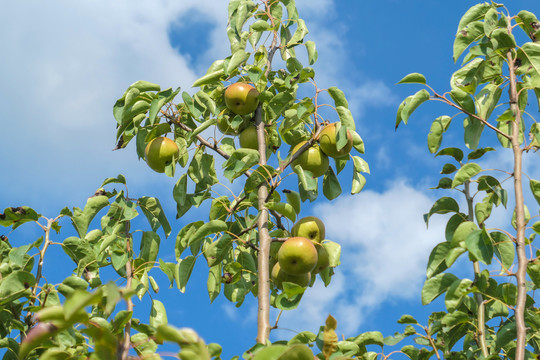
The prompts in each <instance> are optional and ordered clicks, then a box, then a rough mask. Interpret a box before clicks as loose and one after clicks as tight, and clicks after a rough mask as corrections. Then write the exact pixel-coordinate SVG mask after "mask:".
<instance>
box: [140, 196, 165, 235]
mask: <svg viewBox="0 0 540 360" xmlns="http://www.w3.org/2000/svg"><path fill="white" fill-rule="evenodd" d="M138 204H139V206H140V208H141V210H142V212H143V214H144V215H145V216H146V219H147V220H148V222H149V223H150V226H151V227H152V230H153V231H157V230H158V229H159V227H160V226H161V227H162V228H163V232H164V233H165V236H166V237H168V236H169V234H170V233H171V225H170V224H169V221H168V220H167V216H166V215H165V212H164V211H163V208H162V207H161V204H160V202H159V200H158V198H155V197H148V196H143V197H141V198H139V200H138Z"/></svg>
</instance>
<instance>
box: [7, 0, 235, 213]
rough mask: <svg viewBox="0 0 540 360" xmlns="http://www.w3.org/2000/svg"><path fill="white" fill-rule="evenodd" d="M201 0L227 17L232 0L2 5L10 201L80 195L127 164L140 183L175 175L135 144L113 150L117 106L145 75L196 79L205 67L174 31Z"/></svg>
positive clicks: (178, 82) (212, 13) (183, 82)
mask: <svg viewBox="0 0 540 360" xmlns="http://www.w3.org/2000/svg"><path fill="white" fill-rule="evenodd" d="M194 7H197V8H199V9H200V10H201V11H203V12H204V13H205V14H206V15H207V16H208V17H209V18H210V19H212V18H215V19H225V18H226V3H225V2H219V4H216V2H215V1H210V0H206V1H195V0H190V1H182V2H178V1H156V2H145V3H143V2H137V3H134V2H131V1H116V2H97V3H96V2H90V1H81V2H77V3H72V2H66V1H50V2H48V3H47V4H44V3H41V2H38V1H32V2H31V5H30V4H29V3H28V2H27V3H24V4H23V3H17V2H13V3H10V4H5V5H4V6H3V9H2V13H1V14H0V33H2V34H4V36H3V37H1V38H0V44H1V45H2V48H3V54H4V56H3V60H2V67H1V68H0V78H1V79H2V87H3V88H4V89H5V91H4V92H3V96H2V98H0V106H1V107H2V109H3V115H2V131H1V132H0V140H1V141H2V145H3V148H4V149H5V150H4V152H7V155H5V154H4V155H3V156H2V157H1V159H2V160H1V165H2V168H3V170H4V171H3V176H2V180H1V183H2V187H3V189H4V191H5V193H6V194H8V195H6V197H4V200H5V201H6V202H10V205H12V202H13V201H24V202H25V203H26V204H29V205H32V206H39V207H41V208H43V207H45V206H46V205H52V204H53V203H55V201H58V202H60V201H61V202H62V204H55V205H56V206H63V205H66V202H67V203H73V201H74V200H75V201H81V200H82V199H81V196H80V194H81V192H83V193H88V195H91V194H92V193H93V191H94V190H95V188H96V187H97V186H99V183H100V182H101V181H102V180H103V179H104V178H105V177H109V176H116V174H117V173H119V172H121V173H124V174H126V175H127V177H128V181H129V183H131V184H132V186H133V185H135V184H138V185H144V184H147V183H149V181H152V182H153V183H156V182H158V183H159V182H161V183H163V182H170V181H169V180H168V179H163V177H162V176H156V174H153V173H152V172H151V170H149V169H147V168H146V167H145V166H143V165H141V164H139V163H138V162H137V160H136V155H135V154H134V151H133V150H134V149H133V147H131V148H129V149H128V150H125V151H117V152H115V153H111V149H112V148H113V147H114V141H115V139H114V133H115V121H114V119H113V116H112V106H113V104H114V101H115V99H117V98H119V97H120V96H121V95H122V93H123V92H124V90H125V89H126V88H127V86H128V85H129V84H131V83H133V82H134V81H136V80H140V79H144V80H148V81H152V82H156V83H158V84H160V85H162V87H163V88H166V87H177V86H181V87H182V88H184V89H189V88H190V86H191V83H192V82H193V80H195V79H196V78H197V77H198V74H197V73H196V72H195V71H194V70H193V69H191V68H190V65H189V64H188V61H187V60H186V58H185V57H183V56H182V55H180V54H179V53H178V52H177V51H176V50H175V49H173V48H172V47H171V45H170V42H169V39H168V33H167V31H168V26H169V24H170V23H172V22H173V21H176V20H177V19H179V18H181V17H182V16H183V14H185V13H186V12H187V11H188V10H189V9H191V8H194ZM220 21H221V20H220ZM224 21H225V20H222V21H221V22H224ZM77 194H78V195H77ZM15 196H16V198H15ZM6 205H7V204H6Z"/></svg>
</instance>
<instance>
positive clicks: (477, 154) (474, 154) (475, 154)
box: [467, 147, 495, 160]
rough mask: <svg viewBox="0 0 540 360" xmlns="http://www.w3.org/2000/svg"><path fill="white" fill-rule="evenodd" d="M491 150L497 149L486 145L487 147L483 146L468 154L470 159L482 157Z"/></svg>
mask: <svg viewBox="0 0 540 360" xmlns="http://www.w3.org/2000/svg"><path fill="white" fill-rule="evenodd" d="M489 151H495V149H494V148H492V147H485V148H481V149H476V150H474V151H472V152H470V153H469V155H468V156H467V159H468V160H475V159H480V158H481V157H482V156H484V154H486V153H487V152H489Z"/></svg>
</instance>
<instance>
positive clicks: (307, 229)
mask: <svg viewBox="0 0 540 360" xmlns="http://www.w3.org/2000/svg"><path fill="white" fill-rule="evenodd" d="M291 234H292V236H302V237H305V238H308V239H309V240H311V241H313V242H317V243H320V242H321V241H323V240H324V239H325V236H326V231H325V228H324V223H323V222H322V220H321V219H319V218H318V217H316V216H306V217H303V218H301V219H300V220H298V221H297V222H296V223H295V224H294V226H293V227H292V229H291Z"/></svg>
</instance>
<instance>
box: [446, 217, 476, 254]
mask: <svg viewBox="0 0 540 360" xmlns="http://www.w3.org/2000/svg"><path fill="white" fill-rule="evenodd" d="M476 230H478V226H476V224H475V223H474V222H472V221H463V222H461V223H460V224H459V225H458V226H457V228H456V230H455V231H454V233H453V235H452V240H451V243H452V245H453V246H462V247H463V248H465V241H466V239H467V237H468V236H469V235H470V234H471V233H472V232H474V231H476Z"/></svg>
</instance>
